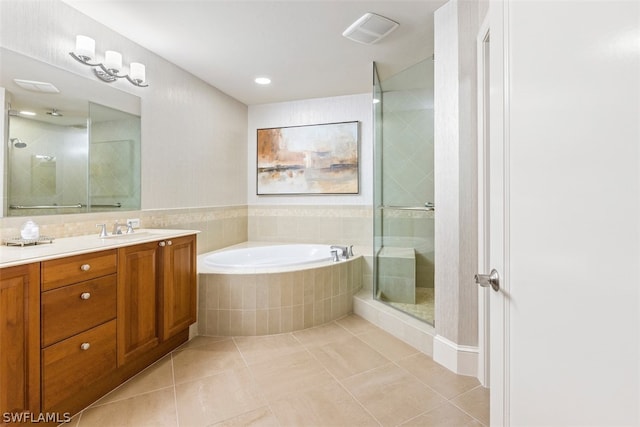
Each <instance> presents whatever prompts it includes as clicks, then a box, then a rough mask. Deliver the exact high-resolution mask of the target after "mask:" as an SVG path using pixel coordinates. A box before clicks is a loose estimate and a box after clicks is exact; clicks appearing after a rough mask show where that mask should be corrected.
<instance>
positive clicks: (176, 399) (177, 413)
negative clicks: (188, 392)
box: [169, 341, 188, 427]
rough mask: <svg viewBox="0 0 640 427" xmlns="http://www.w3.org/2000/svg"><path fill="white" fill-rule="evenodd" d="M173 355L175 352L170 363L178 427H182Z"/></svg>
mask: <svg viewBox="0 0 640 427" xmlns="http://www.w3.org/2000/svg"><path fill="white" fill-rule="evenodd" d="M187 342H188V341H187ZM173 353H174V352H173V351H172V352H171V353H170V355H171V357H170V359H169V361H170V362H171V382H172V383H173V403H174V408H175V411H176V427H180V411H179V410H178V390H177V386H176V372H175V369H174V367H173Z"/></svg>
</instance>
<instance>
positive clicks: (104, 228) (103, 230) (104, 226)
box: [96, 224, 108, 238]
mask: <svg viewBox="0 0 640 427" xmlns="http://www.w3.org/2000/svg"><path fill="white" fill-rule="evenodd" d="M96 227H102V228H101V229H100V235H99V236H98V237H101V238H102V237H107V236H108V234H107V224H96Z"/></svg>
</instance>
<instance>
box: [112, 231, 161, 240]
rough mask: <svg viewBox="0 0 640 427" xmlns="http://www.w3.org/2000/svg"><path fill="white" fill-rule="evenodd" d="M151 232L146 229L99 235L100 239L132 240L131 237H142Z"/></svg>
mask: <svg viewBox="0 0 640 427" xmlns="http://www.w3.org/2000/svg"><path fill="white" fill-rule="evenodd" d="M150 235H151V233H149V232H148V231H139V232H134V233H129V234H127V233H122V234H109V235H108V236H106V237H101V239H117V240H132V239H142V238H145V237H148V236H150Z"/></svg>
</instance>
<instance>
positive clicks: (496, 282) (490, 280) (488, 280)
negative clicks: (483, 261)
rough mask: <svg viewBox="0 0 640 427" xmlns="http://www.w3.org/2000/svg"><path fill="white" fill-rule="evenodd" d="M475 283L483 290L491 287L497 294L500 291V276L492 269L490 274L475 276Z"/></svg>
mask: <svg viewBox="0 0 640 427" xmlns="http://www.w3.org/2000/svg"><path fill="white" fill-rule="evenodd" d="M475 280H476V283H477V284H478V285H480V286H482V287H483V288H487V287H489V286H491V288H492V289H493V290H494V291H496V292H498V291H499V290H500V275H499V274H498V272H497V271H496V269H495V268H494V269H493V270H491V273H490V274H476V276H475Z"/></svg>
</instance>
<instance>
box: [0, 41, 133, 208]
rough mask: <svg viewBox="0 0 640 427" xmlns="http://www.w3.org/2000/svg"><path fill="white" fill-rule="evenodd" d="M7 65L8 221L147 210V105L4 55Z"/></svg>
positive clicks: (3, 74)
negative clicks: (143, 108) (143, 191)
mask: <svg viewBox="0 0 640 427" xmlns="http://www.w3.org/2000/svg"><path fill="white" fill-rule="evenodd" d="M0 64H2V67H1V68H0V87H1V88H4V96H3V98H4V100H3V101H4V105H5V110H4V113H5V118H4V119H5V120H3V122H4V127H5V129H4V132H3V135H4V141H5V144H4V150H3V157H4V162H3V163H4V167H3V174H2V177H3V183H4V185H3V189H4V192H5V194H4V197H3V200H4V204H3V205H4V209H3V212H4V216H33V215H53V214H69V213H82V212H101V211H117V210H123V211H124V210H138V209H140V164H141V159H140V141H141V138H140V132H141V127H140V98H138V97H136V96H134V95H131V94H128V93H126V92H122V91H120V90H118V89H115V88H114V87H112V86H109V85H108V84H107V83H103V82H101V81H98V80H91V79H88V78H84V77H82V76H78V75H75V74H73V73H71V72H69V71H66V70H62V69H60V68H57V67H53V66H51V65H50V64H46V63H43V62H41V61H38V60H34V59H33V58H29V57H26V56H24V55H21V54H18V53H16V52H13V51H10V50H8V49H4V48H0ZM87 71H89V70H88V69H87ZM2 92H3V91H1V90H0V97H2Z"/></svg>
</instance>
